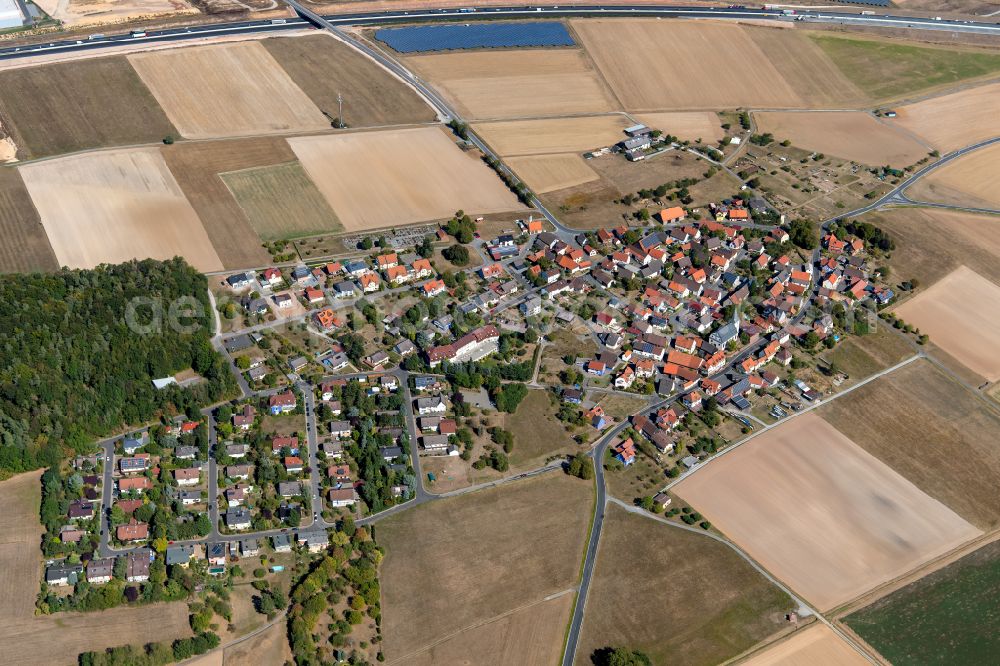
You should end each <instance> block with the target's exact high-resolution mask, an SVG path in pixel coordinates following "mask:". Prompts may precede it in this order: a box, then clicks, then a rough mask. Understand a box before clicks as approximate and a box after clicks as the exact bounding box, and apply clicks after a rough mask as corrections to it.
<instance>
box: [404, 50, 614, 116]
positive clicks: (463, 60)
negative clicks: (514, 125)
mask: <svg viewBox="0 0 1000 666" xmlns="http://www.w3.org/2000/svg"><path fill="white" fill-rule="evenodd" d="M405 62H406V64H407V65H408V66H409V67H411V68H412V69H413V71H414V72H416V73H418V74H419V75H420V77H421V78H423V79H425V80H427V81H430V82H431V83H432V84H433V85H434V86H435V88H437V89H438V90H440V91H441V92H442V94H444V95H445V97H446V98H447V99H448V101H449V102H451V103H452V104H454V105H455V108H456V109H457V110H458V112H459V113H460V114H461V115H462V116H463V117H465V118H471V119H476V120H484V119H488V118H517V117H538V116H562V115H566V114H572V113H606V112H608V111H613V110H615V109H617V108H618V107H619V106H620V105H619V104H618V103H617V101H616V100H615V99H614V97H613V96H612V94H611V93H610V92H609V91H608V90H607V88H606V87H605V85H604V83H603V82H602V80H601V78H600V74H599V73H598V72H596V71H595V70H594V67H593V65H591V64H590V62H589V60H588V59H587V58H586V56H585V55H584V54H583V52H582V51H578V50H572V49H554V50H553V49H529V50H512V51H475V52H469V53H440V54H432V55H422V56H411V57H409V58H405Z"/></svg>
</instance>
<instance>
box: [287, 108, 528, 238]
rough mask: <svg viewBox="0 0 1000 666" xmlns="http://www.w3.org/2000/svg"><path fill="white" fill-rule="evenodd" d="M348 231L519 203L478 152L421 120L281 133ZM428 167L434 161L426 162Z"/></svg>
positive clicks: (515, 207)
mask: <svg viewBox="0 0 1000 666" xmlns="http://www.w3.org/2000/svg"><path fill="white" fill-rule="evenodd" d="M288 143H289V144H290V145H291V147H292V150H293V151H294V152H295V154H296V155H297V156H298V158H299V160H300V161H301V162H302V165H303V166H304V167H305V170H306V173H308V174H309V176H310V178H312V180H313V182H314V183H316V186H317V187H318V188H319V191H320V192H322V193H323V196H325V197H326V200H327V201H328V202H329V203H330V206H331V207H332V208H333V211H334V213H336V215H337V217H338V218H339V219H340V221H341V223H342V224H343V225H344V228H345V229H347V230H348V231H360V230H366V229H377V228H380V227H389V226H396V225H400V224H408V223H412V222H424V221H427V220H440V219H445V218H447V217H449V216H451V215H453V214H454V212H455V211H456V210H458V209H462V210H465V211H467V212H468V213H470V214H473V213H475V214H481V213H500V212H504V211H514V210H523V208H524V207H523V206H522V205H521V204H520V203H519V202H518V201H517V199H516V198H515V197H514V195H513V194H512V193H511V192H510V190H508V189H507V187H506V186H505V185H504V184H503V182H502V181H501V180H500V179H499V178H498V177H497V176H496V174H495V173H493V171H492V170H491V169H490V168H489V167H487V166H486V164H485V163H484V162H483V161H482V160H480V159H479V158H478V154H473V153H464V152H462V150H461V149H460V148H459V147H458V146H457V145H456V144H455V142H454V141H452V139H451V138H450V137H449V135H448V134H446V133H445V132H444V131H443V130H442V129H440V128H438V127H422V128H415V129H401V130H387V131H380V132H352V133H348V134H337V135H325V136H314V137H295V138H291V139H289V140H288ZM430 167H433V168H430Z"/></svg>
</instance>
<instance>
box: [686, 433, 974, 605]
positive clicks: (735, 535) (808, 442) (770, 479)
mask: <svg viewBox="0 0 1000 666" xmlns="http://www.w3.org/2000/svg"><path fill="white" fill-rule="evenodd" d="M675 490H676V492H677V494H678V495H679V496H680V497H681V498H683V499H684V501H686V502H688V503H689V504H691V506H693V507H694V508H695V509H697V510H698V511H700V512H701V513H702V514H704V515H705V517H706V518H707V519H708V520H710V521H711V522H712V523H713V524H714V525H715V526H716V527H718V528H719V530H721V531H722V532H724V533H725V534H727V535H729V536H730V537H731V538H732V539H733V541H734V542H736V543H737V544H738V545H739V546H740V547H741V548H743V549H744V550H746V552H747V553H749V554H750V556H751V557H753V558H754V559H755V560H757V561H758V562H760V563H761V565H762V566H764V567H765V568H766V569H767V570H768V571H770V572H772V573H773V574H774V575H775V576H777V577H778V578H779V579H781V580H783V581H785V582H786V583H787V584H788V585H789V586H790V587H791V588H792V589H793V590H796V591H798V592H799V593H801V594H802V595H803V596H804V597H805V598H806V600H807V601H810V602H812V603H813V604H815V605H816V606H817V607H818V608H819V610H828V609H830V608H833V607H835V606H838V605H840V604H842V603H844V602H846V601H849V600H851V599H853V598H855V597H857V596H858V595H860V594H862V593H864V592H866V591H868V590H870V589H872V588H873V587H875V586H877V585H879V584H881V583H884V582H886V581H888V580H891V579H893V578H895V577H896V576H899V575H901V574H903V573H905V572H907V571H909V570H911V569H913V568H914V567H916V566H918V565H920V564H923V563H925V562H927V561H929V560H931V559H933V558H934V557H937V556H939V555H942V554H944V553H946V552H948V551H949V550H951V549H952V548H954V547H956V546H958V545H959V544H961V543H964V542H966V541H968V540H969V539H972V538H973V537H975V536H977V535H979V534H980V531H979V530H978V529H976V528H975V527H973V526H972V525H970V524H969V523H967V522H966V521H965V520H963V519H962V518H961V517H959V516H958V515H956V514H955V513H954V512H953V511H951V510H950V509H949V508H948V507H946V506H945V505H944V504H941V503H940V502H938V501H937V500H935V499H933V498H932V497H930V496H928V495H926V494H924V492H923V491H921V490H920V489H919V488H917V486H915V485H913V484H912V483H910V482H909V481H907V480H906V479H905V478H904V477H903V476H901V475H900V474H898V473H897V472H895V471H893V470H892V469H891V468H890V467H889V466H887V465H886V464H884V463H882V462H881V461H879V460H878V459H877V458H875V457H874V456H872V455H871V454H869V453H867V452H866V451H864V450H863V449H862V448H861V447H859V446H857V445H855V444H854V443H853V442H852V441H851V440H850V439H848V438H847V437H846V436H844V435H843V434H841V433H840V432H839V431H837V430H836V429H835V428H834V427H833V426H832V425H830V424H829V423H827V422H826V421H824V420H823V419H822V418H820V417H819V416H817V415H815V414H812V413H810V414H805V415H803V416H799V417H796V418H795V419H794V420H792V421H789V422H788V423H785V424H784V425H782V426H780V427H778V428H775V429H773V430H770V431H768V432H766V433H764V434H762V435H761V436H759V437H757V438H755V439H754V440H752V441H750V442H748V443H747V444H745V445H743V446H741V447H740V448H739V449H736V450H734V451H733V452H732V453H730V454H729V455H727V456H725V457H724V458H720V459H718V460H715V461H713V462H711V463H709V464H707V465H706V466H705V467H703V468H702V469H700V470H699V471H698V472H697V473H695V474H693V475H692V476H690V477H688V478H687V479H685V480H684V481H682V482H681V483H680V484H678V485H677V486H676V488H675Z"/></svg>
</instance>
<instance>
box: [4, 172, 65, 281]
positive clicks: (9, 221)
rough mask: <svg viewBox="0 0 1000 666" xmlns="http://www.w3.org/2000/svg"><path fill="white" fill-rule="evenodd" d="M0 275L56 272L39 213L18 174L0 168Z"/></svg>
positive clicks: (53, 257)
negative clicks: (0, 273) (1, 241)
mask: <svg viewBox="0 0 1000 666" xmlns="http://www.w3.org/2000/svg"><path fill="white" fill-rule="evenodd" d="M0 236H2V237H3V239H4V242H3V244H2V245H0V272H3V273H22V272H23V273H27V272H31V271H53V270H56V269H58V268H59V262H58V261H57V260H56V255H55V253H53V252H52V246H51V245H49V238H48V236H46V235H45V228H44V227H43V226H42V223H41V220H39V218H38V211H36V210H35V204H34V203H32V201H31V196H30V195H29V194H28V190H27V188H26V187H25V186H24V181H23V180H22V179H21V174H20V172H19V171H17V170H16V169H13V168H0Z"/></svg>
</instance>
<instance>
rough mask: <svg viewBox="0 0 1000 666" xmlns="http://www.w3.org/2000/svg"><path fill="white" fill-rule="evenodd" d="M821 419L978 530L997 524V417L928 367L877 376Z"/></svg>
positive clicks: (999, 426) (999, 448) (910, 367)
mask: <svg viewBox="0 0 1000 666" xmlns="http://www.w3.org/2000/svg"><path fill="white" fill-rule="evenodd" d="M819 414H820V416H821V417H822V418H823V419H824V420H826V421H827V422H828V423H829V424H831V425H832V426H833V427H834V428H836V429H837V430H839V431H840V432H841V433H842V434H843V435H844V436H845V437H848V438H850V440H851V441H853V442H855V443H856V444H857V445H858V446H860V447H861V448H863V449H864V450H865V451H867V452H868V453H870V454H871V455H873V456H875V457H876V458H878V459H879V460H881V461H882V462H884V463H885V464H887V465H889V466H890V467H892V468H893V469H894V470H896V471H897V472H899V474H901V475H902V476H904V477H905V478H906V479H908V480H909V481H910V482H911V483H913V484H914V485H915V486H917V487H918V488H920V489H921V490H922V491H923V492H925V493H927V494H928V495H930V496H931V497H933V498H935V499H936V500H937V501H939V502H941V503H942V504H945V505H946V506H948V507H949V508H951V510H952V511H954V512H955V513H957V514H958V515H959V516H961V517H962V518H964V519H965V520H967V521H969V522H970V523H972V524H973V525H976V526H978V527H980V528H981V529H984V530H985V529H993V528H995V527H997V526H998V525H1000V497H998V496H997V493H996V488H997V485H998V484H1000V415H998V413H997V412H996V410H995V409H991V408H990V406H989V405H988V404H986V403H985V402H984V401H982V400H981V399H980V398H979V397H978V396H976V395H975V394H974V393H972V392H971V391H969V390H968V389H965V388H963V387H962V386H960V385H959V384H957V383H956V382H955V381H953V380H952V379H950V378H949V377H947V376H946V375H945V374H944V373H943V372H942V371H940V370H938V369H937V368H936V367H934V366H933V365H931V364H930V363H929V362H926V361H919V362H915V363H911V364H909V365H907V366H905V367H903V368H900V369H898V370H896V371H894V372H892V373H890V374H888V375H885V376H883V377H880V378H879V379H877V380H875V381H873V382H871V383H869V384H867V385H866V386H862V387H861V388H859V389H857V390H855V391H852V392H851V393H849V394H847V395H845V396H843V397H841V398H838V399H836V400H834V401H832V402H830V403H829V404H827V405H824V406H823V407H822V408H821V409H820V410H819Z"/></svg>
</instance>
